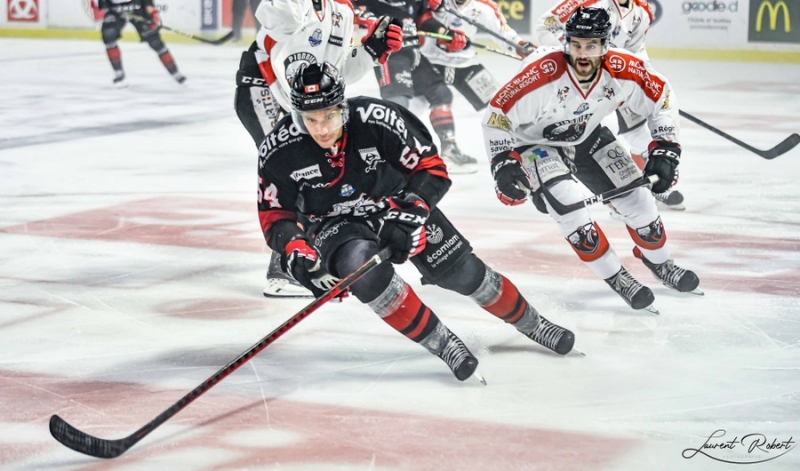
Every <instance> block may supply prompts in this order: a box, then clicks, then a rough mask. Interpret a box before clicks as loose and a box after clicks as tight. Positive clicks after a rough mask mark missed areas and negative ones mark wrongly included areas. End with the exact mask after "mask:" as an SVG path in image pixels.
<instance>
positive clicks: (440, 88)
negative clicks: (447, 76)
mask: <svg viewBox="0 0 800 471" xmlns="http://www.w3.org/2000/svg"><path fill="white" fill-rule="evenodd" d="M425 99H426V100H428V103H430V105H431V108H435V107H437V106H441V105H449V104H450V103H452V102H453V92H452V91H450V87H448V86H447V85H445V84H444V83H441V84H438V85H436V86H434V87H432V88H430V89H429V90H427V91H425Z"/></svg>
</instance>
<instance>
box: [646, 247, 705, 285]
mask: <svg viewBox="0 0 800 471" xmlns="http://www.w3.org/2000/svg"><path fill="white" fill-rule="evenodd" d="M633 255H635V256H636V258H638V259H640V260H641V261H642V263H644V266H646V267H647V268H649V269H650V271H651V272H653V276H655V277H656V279H658V281H660V282H662V283H664V286H666V287H668V288H672V289H674V290H675V291H678V292H680V293H692V294H697V295H700V296H702V295H703V294H705V293H703V292H702V291H700V290H699V289H697V287H698V286H699V285H700V279H699V278H698V277H697V275H696V274H695V273H694V272H693V271H691V270H687V269H685V268H681V267H679V266H677V265H675V262H674V261H673V260H672V259H671V258H670V259H669V260H667V261H666V262H664V263H659V264H655V263H652V262H650V261H649V260H647V258H645V256H644V254H643V253H642V251H641V250H639V247H634V248H633Z"/></svg>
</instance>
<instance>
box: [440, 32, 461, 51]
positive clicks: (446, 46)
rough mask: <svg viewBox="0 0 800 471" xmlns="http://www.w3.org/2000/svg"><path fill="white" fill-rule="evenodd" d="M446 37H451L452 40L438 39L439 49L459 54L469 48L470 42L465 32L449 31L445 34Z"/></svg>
mask: <svg viewBox="0 0 800 471" xmlns="http://www.w3.org/2000/svg"><path fill="white" fill-rule="evenodd" d="M444 34H445V35H447V36H450V40H445V39H437V40H436V45H437V46H439V49H443V50H445V51H447V52H458V51H461V50H463V49H464V48H465V47H467V44H468V43H469V40H468V39H467V36H466V35H465V34H464V32H463V31H460V30H457V29H448V30H447V31H445V32H444Z"/></svg>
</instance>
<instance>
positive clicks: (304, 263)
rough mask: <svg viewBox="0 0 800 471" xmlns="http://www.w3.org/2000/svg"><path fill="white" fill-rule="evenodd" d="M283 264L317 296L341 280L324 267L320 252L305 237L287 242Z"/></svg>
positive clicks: (282, 258)
mask: <svg viewBox="0 0 800 471" xmlns="http://www.w3.org/2000/svg"><path fill="white" fill-rule="evenodd" d="M281 265H282V267H283V269H284V270H285V271H286V273H288V274H290V275H292V278H294V279H295V280H297V282H298V283H300V284H301V285H303V286H305V287H306V288H308V289H309V290H310V291H311V293H312V294H313V295H314V297H315V298H318V297H320V296H321V295H323V294H324V293H325V292H326V291H328V290H329V289H331V288H332V287H333V285H335V284H336V283H337V282H338V281H339V279H338V278H336V277H335V276H333V275H331V274H330V273H328V272H326V271H325V270H324V269H323V268H322V266H321V265H322V263H321V260H320V255H319V252H317V249H315V248H314V247H312V246H311V245H309V244H308V240H306V239H303V238H299V239H294V240H292V241H290V242H289V243H288V244H286V249H285V252H284V254H283V255H282V256H281Z"/></svg>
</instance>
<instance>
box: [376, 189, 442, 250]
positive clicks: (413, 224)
mask: <svg viewBox="0 0 800 471" xmlns="http://www.w3.org/2000/svg"><path fill="white" fill-rule="evenodd" d="M429 214H430V208H428V205H427V204H426V203H425V202H424V201H422V199H421V198H419V197H417V196H416V195H407V196H406V197H405V198H403V199H400V198H398V197H392V198H390V199H389V211H387V212H386V215H385V216H384V217H383V220H382V221H381V227H380V229H378V238H379V239H380V246H381V248H384V247H386V246H389V247H391V248H392V257H391V258H390V259H389V261H391V262H392V263H404V262H405V261H406V260H408V259H409V257H413V256H414V255H416V254H418V253H420V252H422V251H423V250H425V244H426V243H427V241H428V238H427V236H426V234H425V221H427V220H428V215H429Z"/></svg>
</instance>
